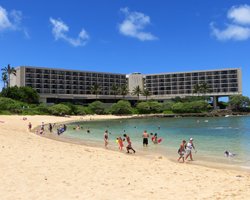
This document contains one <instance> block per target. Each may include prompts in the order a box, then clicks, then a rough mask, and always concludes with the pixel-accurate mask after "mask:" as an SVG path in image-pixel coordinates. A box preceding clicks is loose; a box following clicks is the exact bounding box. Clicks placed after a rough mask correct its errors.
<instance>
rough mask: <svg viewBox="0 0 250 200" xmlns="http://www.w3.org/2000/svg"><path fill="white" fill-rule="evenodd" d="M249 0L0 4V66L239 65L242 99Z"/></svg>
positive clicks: (141, 68)
mask: <svg viewBox="0 0 250 200" xmlns="http://www.w3.org/2000/svg"><path fill="white" fill-rule="evenodd" d="M249 52H250V2H249V1H241V0H230V1H228V0H220V1H216V0H214V1H210V0H206V1H205V0H204V1H200V0H188V1H187V0H173V1H170V0H169V1H167V0H136V1H135V0H72V1H64V2H63V3H62V1H59V0H53V1H34V0H0V66H1V67H3V66H6V65H7V64H11V65H12V66H19V65H30V66H44V67H55V68H67V69H79V70H92V71H105V72H121V73H131V72H142V73H158V72H177V71H192V70H206V69H220V68H228V67H233V68H234V67H241V68H242V71H243V94H244V95H247V96H250V88H249V87H248V85H249V83H248V79H249V75H250V53H249Z"/></svg>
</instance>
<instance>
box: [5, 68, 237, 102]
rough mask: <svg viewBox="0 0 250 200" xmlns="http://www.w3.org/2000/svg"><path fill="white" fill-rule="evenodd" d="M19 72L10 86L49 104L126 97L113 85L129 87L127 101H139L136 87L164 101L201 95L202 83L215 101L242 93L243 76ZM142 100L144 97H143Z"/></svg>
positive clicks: (214, 72)
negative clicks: (95, 88)
mask: <svg viewBox="0 0 250 200" xmlns="http://www.w3.org/2000/svg"><path fill="white" fill-rule="evenodd" d="M16 71H17V73H16V76H13V75H12V76H11V81H10V84H11V86H14V85H17V86H30V87H32V88H34V89H35V90H36V91H37V92H38V93H39V94H40V98H41V101H42V102H46V103H53V102H62V101H72V100H73V101H78V102H82V103H88V102H90V101H91V100H92V101H93V100H95V99H96V98H97V99H101V100H103V101H104V102H112V101H114V99H115V98H117V99H121V98H123V97H122V96H121V95H119V94H118V95H114V92H113V90H112V87H113V85H116V86H118V87H121V86H123V85H127V86H128V89H129V92H130V93H129V94H128V95H126V96H125V98H126V99H128V100H136V99H137V97H136V96H133V95H132V90H133V88H134V87H136V86H140V88H141V89H142V90H143V89H148V90H149V91H150V94H151V95H150V96H149V97H148V99H155V100H161V101H162V100H165V99H170V98H174V97H177V96H180V97H185V96H194V95H199V94H197V93H196V94H195V93H194V86H195V85H196V84H201V83H206V84H207V86H208V88H209V91H208V92H207V93H206V94H203V95H206V96H211V97H214V99H217V98H218V97H220V96H230V95H235V94H242V82H241V79H242V75H241V69H239V68H229V69H220V70H206V71H192V72H177V73H162V74H147V75H143V74H140V73H132V74H129V75H126V74H119V73H103V72H90V71H78V70H65V69H57V68H42V67H29V66H20V67H17V68H16ZM94 84H97V85H98V86H99V88H100V91H99V93H98V95H97V96H96V95H94V94H92V91H91V86H93V85H94ZM115 96H116V97H115ZM141 99H142V100H143V99H145V97H143V96H141ZM215 103H216V101H215Z"/></svg>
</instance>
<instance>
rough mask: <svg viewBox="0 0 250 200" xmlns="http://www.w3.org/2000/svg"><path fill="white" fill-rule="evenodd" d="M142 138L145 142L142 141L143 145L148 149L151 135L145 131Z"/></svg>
mask: <svg viewBox="0 0 250 200" xmlns="http://www.w3.org/2000/svg"><path fill="white" fill-rule="evenodd" d="M142 138H143V141H142V144H143V146H144V147H145V146H146V147H147V146H148V138H149V134H148V133H147V131H146V130H145V131H144V132H143V134H142Z"/></svg>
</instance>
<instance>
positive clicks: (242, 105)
mask: <svg viewBox="0 0 250 200" xmlns="http://www.w3.org/2000/svg"><path fill="white" fill-rule="evenodd" d="M229 105H230V107H231V108H232V110H234V111H249V106H250V99H249V97H247V96H242V95H233V96H230V98H229Z"/></svg>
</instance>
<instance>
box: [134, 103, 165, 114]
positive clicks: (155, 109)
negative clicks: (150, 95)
mask: <svg viewBox="0 0 250 200" xmlns="http://www.w3.org/2000/svg"><path fill="white" fill-rule="evenodd" d="M136 109H137V110H138V112H139V113H140V114H149V113H160V112H162V104H161V103H159V102H157V101H146V102H140V103H138V104H137V106H136Z"/></svg>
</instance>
